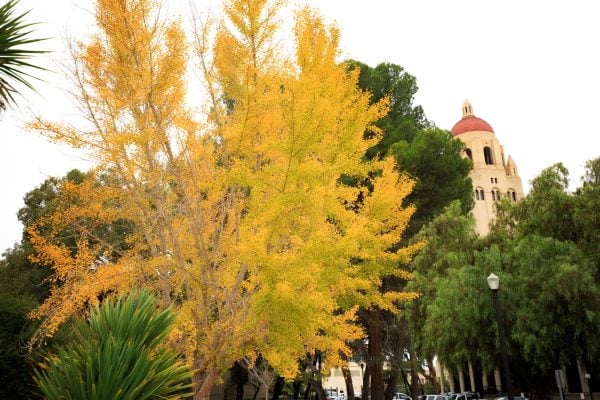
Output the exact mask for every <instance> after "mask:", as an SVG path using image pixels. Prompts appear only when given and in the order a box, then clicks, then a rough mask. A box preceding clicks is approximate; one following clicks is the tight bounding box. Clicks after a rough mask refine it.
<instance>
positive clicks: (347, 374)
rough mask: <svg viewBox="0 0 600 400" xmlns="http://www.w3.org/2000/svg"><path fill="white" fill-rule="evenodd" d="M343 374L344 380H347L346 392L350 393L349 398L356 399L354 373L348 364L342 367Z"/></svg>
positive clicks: (350, 399)
mask: <svg viewBox="0 0 600 400" xmlns="http://www.w3.org/2000/svg"><path fill="white" fill-rule="evenodd" d="M344 359H346V357H344ZM342 374H343V375H344V381H345V382H346V394H347V395H348V400H354V384H353V382H352V374H351V373H350V369H349V368H348V366H347V365H346V366H344V367H342Z"/></svg>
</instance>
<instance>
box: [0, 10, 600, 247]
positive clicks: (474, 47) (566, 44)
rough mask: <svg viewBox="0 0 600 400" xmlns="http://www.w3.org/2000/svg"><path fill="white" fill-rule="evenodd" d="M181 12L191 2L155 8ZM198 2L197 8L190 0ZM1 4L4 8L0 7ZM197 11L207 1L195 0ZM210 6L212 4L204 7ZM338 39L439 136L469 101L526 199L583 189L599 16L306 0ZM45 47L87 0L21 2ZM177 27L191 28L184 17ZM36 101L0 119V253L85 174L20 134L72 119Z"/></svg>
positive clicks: (598, 61) (63, 153)
mask: <svg viewBox="0 0 600 400" xmlns="http://www.w3.org/2000/svg"><path fill="white" fill-rule="evenodd" d="M163 1H164V2H165V3H167V4H171V6H170V7H172V8H173V9H178V8H181V9H182V10H185V9H186V7H187V4H188V0H163ZM192 1H194V0H192ZM0 2H2V3H3V2H4V0H0ZM195 2H196V3H197V5H198V7H200V8H201V7H203V6H204V5H205V4H206V3H207V1H202V0H195ZM214 2H215V1H214V0H213V1H212V3H214ZM299 3H301V4H302V3H309V4H311V5H313V6H315V7H317V8H319V9H320V11H321V13H322V15H323V16H324V17H325V19H326V20H327V21H330V22H336V23H337V24H338V25H339V27H340V28H341V31H342V42H341V43H342V57H343V58H353V59H357V60H360V61H363V62H365V63H367V64H370V65H376V64H378V63H380V62H384V61H387V62H392V63H396V64H400V65H402V66H403V67H404V68H405V69H406V70H407V71H408V72H409V73H411V74H412V75H414V76H416V78H417V82H418V85H419V92H418V93H417V96H416V98H415V103H416V104H420V105H422V106H423V108H424V110H425V113H426V115H427V117H428V118H429V119H430V120H432V121H433V122H435V123H436V124H437V125H438V126H439V127H441V128H444V129H450V128H452V126H453V125H454V124H455V123H456V122H457V121H458V120H459V119H460V118H461V116H462V115H461V106H462V103H463V101H464V100H465V99H468V100H469V101H470V102H471V104H472V105H473V111H474V113H475V115H476V116H478V117H480V118H483V119H485V120H486V121H487V122H488V123H490V125H491V126H492V127H493V129H494V131H495V133H496V135H497V137H498V139H499V140H500V143H501V144H502V145H503V146H504V150H505V154H507V155H512V157H513V159H514V160H515V161H516V163H517V166H518V168H519V171H520V174H521V177H522V179H523V184H524V186H525V189H526V191H527V190H528V187H529V181H530V180H531V179H532V178H533V177H535V176H536V175H537V174H538V173H539V172H540V171H541V170H542V169H543V168H545V167H548V166H550V165H552V164H553V163H555V162H559V161H562V162H563V163H564V164H565V165H566V166H567V168H568V169H569V170H570V172H571V177H572V187H573V188H575V187H576V186H577V185H578V184H579V177H580V176H581V174H582V173H583V165H584V162H585V161H586V160H589V159H592V158H595V157H598V156H600V132H599V131H600V128H599V126H598V113H599V108H600V107H599V106H600V101H599V100H598V99H599V96H600V53H599V52H598V45H599V40H600V24H599V23H598V15H600V13H599V9H600V5H597V4H596V2H595V1H593V0H589V1H580V0H569V1H558V0H545V1H543V0H537V1H536V0H529V1H522V0H519V1H517V0H508V1H507V0H504V1H491V0H490V1H481V0H472V1H467V0H453V1H448V0H436V1H433V0H418V1H416V0H412V1H406V0H369V1H365V0H305V1H299ZM21 8H22V9H31V10H32V12H31V14H30V16H29V20H31V21H39V22H43V24H42V25H40V26H38V27H37V29H38V31H37V32H38V33H39V34H40V35H42V36H46V37H50V38H51V39H50V40H49V41H48V42H47V43H46V45H45V47H47V48H50V49H52V50H53V53H52V54H51V55H49V56H47V57H44V58H43V59H41V60H40V62H41V63H43V64H44V65H45V66H47V67H49V68H50V69H52V70H54V71H57V70H58V68H57V67H56V66H54V64H53V62H54V61H56V60H60V59H61V58H62V57H63V56H62V54H63V52H64V50H63V49H64V45H63V40H62V38H63V37H64V36H65V32H67V31H68V32H69V33H70V34H71V35H73V36H74V37H76V38H82V37H84V36H85V34H86V32H89V31H90V29H91V26H92V22H93V18H92V14H91V12H92V10H93V2H92V1H91V0H77V1H73V0H21ZM183 18H184V20H185V19H187V17H186V16H185V15H184V16H183ZM44 79H45V82H39V83H36V87H38V89H39V94H35V93H32V92H28V91H26V92H25V98H24V99H22V101H21V104H22V107H21V109H20V110H9V111H8V112H6V113H5V115H4V116H3V117H2V118H1V120H0V171H1V174H2V178H3V179H2V180H3V185H2V186H1V189H0V191H1V196H0V230H1V232H0V251H2V250H3V249H5V248H8V247H11V246H12V245H13V244H14V243H15V242H17V241H19V239H20V235H21V230H22V227H21V225H20V224H19V222H18V220H17V218H16V212H17V210H18V209H19V208H21V207H22V206H23V196H24V194H25V193H26V192H28V191H30V190H31V189H33V188H34V187H35V186H37V185H39V184H40V183H41V182H43V181H44V180H45V179H46V178H47V177H49V176H62V175H64V173H65V172H67V171H68V170H70V169H72V168H75V167H78V168H83V169H85V168H87V167H89V165H90V164H89V162H87V161H86V160H85V159H84V157H82V155H78V154H76V153H74V152H73V151H71V150H69V149H67V148H64V147H58V146H57V145H54V144H50V143H47V142H46V141H45V140H44V139H43V138H40V137H39V136H37V135H36V134H34V133H29V132H25V131H23V129H22V128H21V127H22V125H23V123H24V121H27V119H28V118H29V117H28V115H29V114H28V113H29V111H28V108H31V109H32V110H33V111H35V112H39V111H41V112H43V113H44V114H48V115H51V116H52V117H53V118H55V119H59V120H60V119H71V118H73V116H74V115H75V114H76V111H75V110H74V108H73V107H72V106H71V105H70V102H69V100H68V98H67V97H66V96H65V95H64V94H62V92H61V90H62V88H63V87H64V86H65V85H66V84H65V82H64V80H63V78H62V77H61V75H60V73H53V74H46V75H44Z"/></svg>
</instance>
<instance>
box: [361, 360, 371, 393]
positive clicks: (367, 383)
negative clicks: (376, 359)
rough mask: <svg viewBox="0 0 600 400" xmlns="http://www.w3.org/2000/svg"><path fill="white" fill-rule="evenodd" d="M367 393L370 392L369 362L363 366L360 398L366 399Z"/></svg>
mask: <svg viewBox="0 0 600 400" xmlns="http://www.w3.org/2000/svg"><path fill="white" fill-rule="evenodd" d="M369 393H371V368H370V367H369V363H368V362H367V365H366V366H365V374H364V375H363V386H362V390H361V393H360V397H361V398H362V399H368V398H369Z"/></svg>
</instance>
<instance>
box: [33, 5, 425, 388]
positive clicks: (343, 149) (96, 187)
mask: <svg viewBox="0 0 600 400" xmlns="http://www.w3.org/2000/svg"><path fill="white" fill-rule="evenodd" d="M155 3H156V2H155V1H153V0H98V2H97V6H96V22H97V26H98V32H97V33H96V34H95V35H93V36H92V37H91V38H89V40H87V41H82V42H79V43H75V44H73V45H72V46H71V52H72V56H73V61H74V64H73V65H74V69H73V78H74V79H73V81H74V82H75V85H76V87H75V90H74V91H75V92H76V93H77V94H78V100H79V102H80V104H79V105H80V109H81V110H82V113H83V117H84V118H85V121H86V122H87V124H83V125H82V126H78V127H73V126H71V125H69V124H66V123H60V122H51V121H47V120H44V119H42V118H40V119H38V120H36V121H34V122H32V124H31V128H32V129H35V130H37V131H40V132H42V133H43V134H44V135H46V136H48V137H50V138H52V139H53V140H56V141H58V142H61V143H68V144H71V145H73V146H76V147H79V148H84V149H86V150H88V151H89V152H90V154H91V155H92V156H93V157H94V158H95V160H96V162H97V166H96V168H95V175H94V176H93V177H92V178H90V179H89V180H88V181H86V182H84V183H82V184H80V185H67V186H65V187H64V188H63V190H62V191H61V199H62V202H61V203H60V204H61V206H59V207H57V210H56V212H55V213H54V214H52V215H51V216H49V217H47V218H44V219H41V220H40V221H38V222H37V223H36V224H35V225H32V226H30V227H29V233H30V235H31V237H32V242H33V243H34V244H35V246H36V249H37V255H36V257H37V261H40V262H44V263H47V264H49V265H51V266H52V267H53V268H54V271H55V274H54V277H53V280H54V282H55V285H54V287H53V289H52V293H51V296H50V297H49V299H48V300H47V301H46V302H45V303H44V304H43V305H42V306H41V307H40V308H39V309H38V310H36V311H35V312H34V313H33V316H34V317H37V318H40V319H42V321H43V324H42V329H41V330H40V331H39V332H38V336H37V337H38V338H40V337H43V336H44V335H51V334H52V333H53V332H55V331H56V329H57V327H58V326H59V325H60V324H61V323H62V322H64V321H65V320H66V319H67V318H69V316H71V315H72V314H73V313H75V312H76V311H78V310H80V309H81V308H82V307H83V306H84V305H85V304H89V303H92V304H93V303H96V302H98V301H99V300H98V299H99V298H102V297H104V296H107V295H110V294H111V293H115V292H124V291H128V290H130V289H131V288H133V287H139V286H143V287H146V288H149V289H151V290H153V291H154V292H156V293H157V294H158V295H159V298H160V299H161V300H162V301H163V302H164V303H165V304H169V305H171V306H172V307H174V309H176V310H177V312H178V322H177V324H176V329H175V331H174V333H173V334H171V336H170V339H171V341H172V343H173V345H175V346H178V347H179V348H180V349H181V350H182V351H183V352H184V353H185V354H186V356H187V360H188V362H189V365H190V367H191V368H192V370H193V374H194V377H193V382H194V389H195V398H197V399H204V398H207V397H208V395H209V393H210V390H211V388H212V387H213V386H214V384H215V383H216V382H218V380H219V379H220V377H221V376H222V374H223V372H224V371H225V370H226V369H227V368H229V367H230V366H231V365H232V364H233V363H234V362H235V361H236V360H241V359H245V360H253V359H256V357H258V355H260V357H261V358H262V359H265V360H268V363H269V365H271V366H272V367H273V368H274V369H275V370H276V371H277V372H278V373H279V374H281V375H283V376H286V377H293V376H294V375H295V374H296V373H297V368H298V362H297V360H298V359H300V358H303V357H304V356H305V354H306V353H307V352H310V351H313V350H315V349H319V350H320V351H322V352H324V353H325V354H326V355H327V362H329V363H330V364H331V363H337V362H339V359H338V356H339V354H340V353H349V351H350V350H349V348H348V347H347V345H346V343H347V341H348V340H352V339H355V338H357V337H359V336H360V335H361V331H360V328H358V327H357V325H356V324H355V323H354V318H355V316H354V313H355V309H356V307H358V306H361V307H367V308H368V307H370V306H377V307H379V308H383V309H395V303H396V301H398V300H409V299H411V298H413V297H414V296H415V295H414V294H413V293H400V292H385V293H383V291H381V290H380V286H381V279H382V277H384V276H389V275H397V276H400V277H403V278H408V277H409V274H408V273H407V272H405V271H404V270H402V269H401V268H400V265H401V264H402V263H405V262H407V261H408V260H409V259H410V257H411V256H412V255H413V254H414V252H415V251H416V250H417V249H418V247H419V245H416V246H413V247H409V248H402V249H400V250H394V251H392V250H390V249H392V248H394V244H396V243H397V242H398V241H399V239H400V238H401V236H402V233H403V231H404V229H405V227H406V224H407V221H408V220H409V218H410V216H411V214H412V212H413V209H412V208H411V207H404V206H403V200H404V198H405V197H406V195H407V194H408V193H409V192H410V190H411V188H412V181H410V180H409V179H408V178H406V177H404V176H401V175H398V173H396V172H395V171H394V163H393V161H391V160H389V159H386V160H376V161H369V162H366V161H364V160H363V154H364V152H365V150H366V149H367V148H368V147H369V146H371V145H372V144H373V143H374V141H375V140H376V138H377V133H378V132H377V131H376V128H375V127H374V125H373V123H374V121H376V120H377V119H378V118H380V117H381V116H382V115H384V114H385V112H386V109H387V104H386V103H385V102H381V103H378V104H375V105H370V104H369V94H368V93H364V92H362V91H361V90H359V89H358V88H357V77H358V76H357V72H348V71H347V70H346V69H345V67H344V66H340V65H338V64H337V63H336V56H337V55H338V40H339V32H338V30H337V29H336V28H335V27H332V26H327V25H325V24H324V23H323V21H322V20H321V19H320V17H318V16H317V15H316V13H315V12H314V11H312V10H309V9H304V10H300V11H298V12H297V13H296V19H295V21H296V22H295V27H294V31H293V32H294V38H295V40H294V42H293V43H291V44H293V45H294V46H295V56H290V54H293V53H291V52H290V50H289V49H290V48H291V46H290V45H291V44H289V43H283V42H281V34H280V31H279V29H280V28H281V26H280V23H279V22H278V21H279V20H278V18H279V16H280V14H279V13H280V12H282V11H284V10H286V8H285V4H283V2H282V1H278V0H273V1H268V0H228V1H225V2H224V6H223V14H224V18H223V20H222V21H217V22H216V23H214V24H212V25H211V24H207V23H204V22H203V23H198V24H196V30H195V32H193V35H191V36H192V37H193V38H194V40H193V41H192V42H193V44H191V45H189V47H188V45H187V44H186V43H188V42H186V36H185V35H184V31H183V29H182V27H181V26H180V23H179V22H178V21H169V20H164V19H162V18H161V15H160V13H159V12H158V8H157V7H156V4H155ZM193 55H195V56H196V57H197V58H196V59H197V61H198V63H197V64H198V65H199V71H200V74H199V75H200V76H202V77H203V83H204V88H203V89H202V90H199V89H198V88H195V87H193V86H190V83H189V82H188V79H187V78H186V77H187V76H188V70H187V63H186V61H187V59H188V58H189V57H191V56H193ZM188 90H190V93H188ZM200 92H202V93H206V96H203V97H202V98H205V99H207V100H206V101H205V107H201V110H206V111H205V112H200V111H195V110H194V109H192V108H191V107H190V106H189V105H188V104H187V103H186V98H194V93H200ZM369 130H371V131H373V134H372V135H367V136H368V137H369V138H370V139H365V137H366V136H365V135H364V133H365V132H366V131H369ZM117 220H119V221H127V223H128V224H129V226H131V227H132V228H131V229H132V232H133V233H132V234H130V235H129V236H128V239H127V241H126V243H121V244H120V245H119V246H115V245H114V243H112V242H111V241H108V240H105V239H104V238H103V237H102V234H99V232H100V233H101V232H104V233H106V232H107V231H110V227H111V226H112V225H111V224H113V223H114V222H115V221H117ZM74 232H75V233H76V236H77V241H76V245H73V244H71V245H68V244H66V243H72V241H70V242H65V241H64V240H62V239H61V238H62V236H64V235H65V234H66V233H68V234H69V235H72V234H73V233H74ZM111 243H112V244H111Z"/></svg>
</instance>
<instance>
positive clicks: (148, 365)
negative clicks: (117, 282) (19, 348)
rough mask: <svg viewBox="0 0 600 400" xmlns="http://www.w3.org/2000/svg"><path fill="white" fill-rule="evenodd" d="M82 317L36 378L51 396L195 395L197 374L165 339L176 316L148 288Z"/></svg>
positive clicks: (80, 399)
mask: <svg viewBox="0 0 600 400" xmlns="http://www.w3.org/2000/svg"><path fill="white" fill-rule="evenodd" d="M90 314H91V315H90V317H89V320H83V319H80V320H77V321H76V322H75V324H74V328H73V340H72V341H71V342H70V343H69V344H67V345H66V346H63V347H61V348H59V350H58V352H57V354H56V355H52V356H50V357H48V358H46V360H45V362H43V363H42V364H41V368H40V369H38V370H36V371H35V376H34V380H35V382H36V383H37V384H38V386H39V388H40V391H41V392H42V393H43V395H44V396H45V397H46V398H47V399H49V400H54V399H66V400H68V399H74V400H75V399H76V400H86V399H90V400H92V399H93V400H108V399H114V400H117V399H118V400H127V399H131V400H134V399H135V400H143V399H178V398H188V397H190V396H191V373H190V371H189V369H188V368H187V366H186V365H185V364H184V363H183V362H182V360H181V359H180V358H179V356H178V354H177V353H175V352H173V351H172V350H169V349H167V348H166V347H165V346H164V345H163V344H162V343H163V341H164V339H165V338H166V336H167V335H168V334H169V331H170V330H171V327H172V324H173V322H174V320H175V314H174V312H173V311H172V310H171V309H167V310H158V309H157V306H156V302H155V300H154V298H153V297H152V295H151V294H150V293H148V292H146V291H142V292H141V293H137V294H133V295H131V296H129V297H121V298H119V299H118V300H117V301H116V302H111V301H105V302H104V303H102V305H100V306H99V307H96V308H94V309H93V310H91V313H90Z"/></svg>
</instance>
